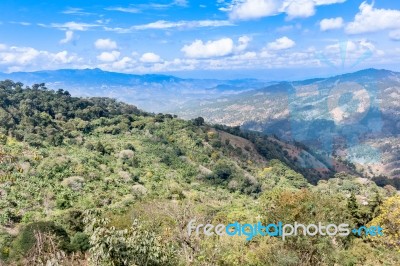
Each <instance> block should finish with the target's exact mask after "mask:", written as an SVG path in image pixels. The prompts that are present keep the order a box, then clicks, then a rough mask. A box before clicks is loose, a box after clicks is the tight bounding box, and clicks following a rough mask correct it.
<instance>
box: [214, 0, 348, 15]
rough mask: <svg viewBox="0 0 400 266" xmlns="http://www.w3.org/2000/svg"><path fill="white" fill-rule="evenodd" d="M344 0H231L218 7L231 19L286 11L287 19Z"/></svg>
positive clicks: (312, 12) (310, 13) (308, 13)
mask: <svg viewBox="0 0 400 266" xmlns="http://www.w3.org/2000/svg"><path fill="white" fill-rule="evenodd" d="M345 1H346V0H296V1H293V0H284V1H282V0H233V1H232V2H231V3H230V4H229V5H228V6H227V7H223V8H220V10H222V11H226V12H228V13H229V17H230V19H232V20H250V19H258V18H262V17H268V16H274V15H277V14H279V13H286V14H287V15H288V18H289V19H292V18H298V17H300V18H304V17H310V16H313V15H314V14H315V7H316V6H320V5H331V4H337V3H343V2H345Z"/></svg>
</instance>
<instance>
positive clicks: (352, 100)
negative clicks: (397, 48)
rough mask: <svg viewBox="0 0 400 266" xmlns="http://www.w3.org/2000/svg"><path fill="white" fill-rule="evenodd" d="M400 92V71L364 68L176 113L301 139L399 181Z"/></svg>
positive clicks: (372, 174)
mask: <svg viewBox="0 0 400 266" xmlns="http://www.w3.org/2000/svg"><path fill="white" fill-rule="evenodd" d="M399 91H400V73H396V72H392V71H388V70H376V69H366V70H362V71H358V72H355V73H349V74H344V75H339V76H335V77H329V78H324V79H312V80H305V81H297V82H282V83H278V84H275V85H271V86H267V87H265V88H262V89H256V90H252V91H249V92H243V93H240V94H237V95H232V96H226V97H221V98H218V99H215V100H213V101H204V102H201V101H199V102H198V103H197V104H196V103H194V102H193V103H191V104H190V105H187V106H186V107H182V108H180V109H178V110H176V111H175V112H174V113H177V114H178V115H180V116H182V117H184V118H192V117H197V116H202V117H204V118H205V119H206V120H207V121H209V122H210V123H219V124H225V125H229V126H241V128H242V129H247V130H255V131H259V132H262V133H264V134H275V135H276V136H278V137H279V138H282V139H286V140H295V141H299V142H302V143H303V144H305V145H306V146H308V147H310V148H312V149H313V150H314V151H315V152H316V153H321V151H323V152H325V153H327V154H329V155H330V157H331V158H332V159H334V158H338V156H339V158H342V159H343V160H349V161H351V162H352V163H354V164H356V165H357V167H358V168H359V170H360V171H363V172H364V174H366V175H368V176H370V177H378V176H386V177H388V178H396V177H398V171H399V168H398V166H396V165H398V159H396V158H397V157H398V156H397V155H398V153H399V149H398V136H399V134H400V121H399V117H400V104H399V97H400V95H399ZM383 139H384V140H385V141H382V140H383ZM388 146H390V148H389V147H388ZM393 163H394V164H393ZM370 165H373V167H370V169H367V168H368V166H370ZM388 182H391V181H390V180H389V181H388Z"/></svg>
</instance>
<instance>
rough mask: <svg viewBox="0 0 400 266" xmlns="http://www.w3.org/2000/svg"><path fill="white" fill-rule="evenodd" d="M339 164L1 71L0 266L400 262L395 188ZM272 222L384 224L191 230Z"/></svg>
mask: <svg viewBox="0 0 400 266" xmlns="http://www.w3.org/2000/svg"><path fill="white" fill-rule="evenodd" d="M300 155H302V156H300ZM339 163H340V162H339ZM302 164H305V165H304V166H308V167H301V166H302ZM345 166H346V165H345V164H343V167H345ZM341 170H345V171H347V170H349V171H348V172H347V173H345V172H341V173H335V171H334V170H333V169H327V168H326V165H325V164H324V163H323V161H322V160H319V159H318V157H316V156H314V155H313V154H312V152H311V151H308V149H307V147H305V146H304V145H302V144H301V143H293V142H290V143H289V142H286V141H284V140H279V139H278V138H275V137H273V136H265V135H262V134H260V133H256V132H249V131H242V130H240V129H239V128H237V127H227V126H211V125H209V124H207V123H204V120H203V119H201V118H197V119H194V120H182V119H180V118H177V117H174V116H172V115H170V114H157V115H155V114H151V113H147V112H144V111H141V110H139V109H138V108H137V107H135V106H133V105H130V104H126V103H123V102H118V101H116V100H115V99H110V98H104V97H102V98H99V97H90V98H79V97H73V96H71V95H70V93H69V92H68V88H63V89H62V90H57V91H53V90H49V89H48V88H46V87H45V86H44V84H38V85H34V86H31V87H24V86H22V85H21V83H19V82H12V81H9V80H8V81H2V82H0V210H1V211H0V265H96V266H97V265H154V266H161V265H162V266H175V265H193V266H200V265H238V261H240V265H245V266H250V265H305V266H311V265H320V264H327V265H353V264H357V265H358V264H365V265H379V264H382V262H385V263H386V262H388V263H387V264H388V265H399V263H400V253H399V252H398V251H399V249H398V248H399V247H398V245H397V243H398V241H399V236H398V231H399V228H400V225H399V223H398V218H397V217H398V215H399V214H398V213H396V212H395V211H393V210H397V209H398V206H399V204H400V197H399V196H396V193H398V192H397V191H396V190H395V189H394V188H393V187H390V186H387V187H385V188H381V187H378V186H377V185H376V184H375V183H374V182H372V181H370V180H368V179H367V178H364V177H362V176H361V175H359V174H357V173H356V172H351V171H352V169H346V168H343V169H341ZM302 173H303V174H302ZM353 174H354V175H353ZM328 177H332V178H330V179H329V180H322V179H327V178H328ZM308 181H310V182H308ZM191 221H192V222H191ZM279 221H282V222H283V223H294V222H293V221H296V222H297V223H301V224H304V225H307V224H310V223H313V224H317V223H318V221H321V223H323V224H324V228H326V225H327V224H328V223H329V224H334V225H335V224H336V225H339V224H343V223H345V224H348V228H355V227H358V226H359V225H364V224H365V225H367V226H369V225H379V226H382V227H383V228H384V229H383V230H385V231H384V236H382V237H377V238H372V239H370V238H367V237H355V236H354V235H353V234H350V229H349V234H348V235H347V236H342V235H341V236H340V237H339V236H331V235H330V234H329V233H328V234H326V233H324V232H323V233H321V234H319V235H315V234H313V235H312V237H311V236H303V234H299V235H296V236H294V235H293V236H287V237H286V238H283V239H282V237H281V236H274V237H269V236H255V235H249V233H251V231H245V230H243V231H242V235H240V234H239V235H238V236H235V237H230V236H228V235H222V236H217V235H214V236H208V235H206V234H204V233H203V230H202V229H201V230H200V231H201V232H200V234H199V235H198V236H196V235H195V230H192V232H191V233H189V232H188V228H189V229H190V227H188V224H189V223H193V224H195V225H196V226H197V225H199V226H200V224H201V225H202V226H204V224H208V223H210V224H213V225H214V224H215V225H217V224H225V225H228V224H230V223H235V222H237V223H240V224H247V225H251V224H254V223H256V222H261V223H262V224H263V225H267V223H274V224H275V223H278V222H279ZM208 227H209V226H207V228H208ZM199 228H200V227H199ZM253 230H254V231H253ZM255 230H256V228H253V229H252V232H255ZM320 230H325V229H322V227H321V229H320ZM313 231H314V230H313ZM336 231H337V230H336ZM204 232H206V231H204ZM239 232H240V231H239ZM276 232H277V231H276ZM331 232H332V231H331ZM310 235H311V234H310ZM393 243H394V244H393ZM216 247H218V248H217V249H218V252H216ZM276 254H278V255H279V256H277V255H276ZM281 255H282V256H281Z"/></svg>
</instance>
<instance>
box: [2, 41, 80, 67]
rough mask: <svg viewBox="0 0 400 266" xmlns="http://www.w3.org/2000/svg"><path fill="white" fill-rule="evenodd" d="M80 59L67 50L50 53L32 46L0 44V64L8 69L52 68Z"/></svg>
mask: <svg viewBox="0 0 400 266" xmlns="http://www.w3.org/2000/svg"><path fill="white" fill-rule="evenodd" d="M80 60H81V58H79V57H78V56H76V55H75V54H71V53H69V52H68V51H61V52H58V53H51V52H48V51H42V50H37V49H35V48H32V47H18V46H10V47H8V46H6V45H0V65H2V66H6V67H7V68H8V69H25V70H34V69H54V68H57V67H58V68H59V67H62V66H66V65H70V64H72V63H77V62H80Z"/></svg>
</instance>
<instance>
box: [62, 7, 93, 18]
mask: <svg viewBox="0 0 400 266" xmlns="http://www.w3.org/2000/svg"><path fill="white" fill-rule="evenodd" d="M62 13H63V14H67V15H78V16H87V15H90V13H88V12H84V11H83V9H82V8H74V7H71V8H67V9H66V10H64V11H63V12H62Z"/></svg>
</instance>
